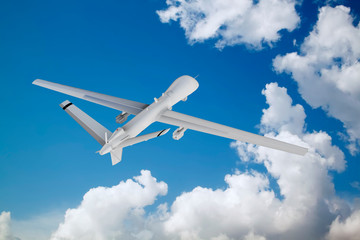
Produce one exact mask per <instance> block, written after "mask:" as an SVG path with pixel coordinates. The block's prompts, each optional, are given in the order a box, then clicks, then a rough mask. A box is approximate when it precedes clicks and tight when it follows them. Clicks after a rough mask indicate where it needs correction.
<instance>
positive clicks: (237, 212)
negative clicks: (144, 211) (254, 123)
mask: <svg viewBox="0 0 360 240" xmlns="http://www.w3.org/2000/svg"><path fill="white" fill-rule="evenodd" d="M263 94H264V95H265V96H266V100H267V103H268V104H269V108H268V109H265V110H264V111H263V112H264V115H263V117H262V122H261V127H262V129H264V131H265V132H267V135H268V136H273V137H276V138H277V139H280V140H283V141H287V142H292V143H294V144H298V145H303V146H308V147H309V153H308V154H307V155H306V156H305V157H302V156H297V155H293V154H289V153H285V152H281V151H277V150H272V149H269V148H264V147H255V146H253V145H251V144H244V143H240V142H236V143H233V144H232V146H233V147H239V148H238V149H240V152H239V155H240V158H241V159H244V158H245V161H255V162H257V163H261V164H264V165H265V167H266V168H267V171H268V174H269V175H270V176H271V178H272V179H274V180H275V181H276V183H277V185H278V186H279V191H280V194H281V198H279V197H276V194H275V192H274V190H273V188H272V187H271V186H270V179H269V176H268V175H266V174H261V173H258V172H255V171H251V172H245V173H240V172H237V173H235V174H232V175H227V176H226V177H225V182H226V183H227V185H228V187H227V188H225V189H216V190H212V189H208V188H202V187H197V188H195V189H194V190H192V191H191V192H188V193H183V194H182V195H180V196H179V197H177V198H176V200H175V202H174V203H173V204H172V206H171V209H170V211H169V217H168V219H167V220H166V221H165V222H164V227H165V231H166V232H167V233H168V234H169V235H170V236H171V237H173V238H175V239H176V236H177V237H179V236H180V237H179V239H210V238H211V237H214V236H226V237H227V238H229V239H264V238H266V239H320V238H321V237H323V236H324V235H325V234H326V232H327V226H329V224H330V223H331V222H332V221H333V219H335V217H336V215H337V214H340V213H342V212H346V209H347V205H346V204H345V203H344V202H343V201H342V200H341V199H339V198H338V197H337V196H336V194H335V190H334V186H333V183H332V179H331V177H330V176H329V175H328V171H329V170H332V169H334V170H336V171H342V170H344V168H345V160H344V155H343V153H342V152H341V151H340V150H339V148H337V147H336V146H333V145H332V144H331V137H330V136H329V135H328V134H326V133H325V132H313V133H308V132H306V131H305V130H304V129H305V127H304V124H305V122H304V119H305V117H306V115H305V113H304V109H303V108H302V106H300V105H295V106H294V105H292V99H291V98H290V97H289V96H288V95H287V92H286V89H285V88H280V87H279V86H278V85H277V84H276V83H271V84H267V85H266V88H265V90H264V91H263Z"/></svg>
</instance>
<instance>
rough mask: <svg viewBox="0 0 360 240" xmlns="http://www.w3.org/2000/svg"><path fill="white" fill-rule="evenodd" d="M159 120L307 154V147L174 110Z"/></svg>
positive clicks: (165, 113) (167, 112) (164, 114)
mask: <svg viewBox="0 0 360 240" xmlns="http://www.w3.org/2000/svg"><path fill="white" fill-rule="evenodd" d="M158 121H159V122H162V123H167V124H171V125H175V126H179V127H184V128H188V129H192V130H195V131H199V132H204V133H208V134H212V135H216V136H220V137H225V138H230V139H234V140H238V141H242V142H248V143H252V144H256V145H260V146H264V147H269V148H273V149H277V150H282V151H285V152H289V153H295V154H298V155H305V154H306V153H307V151H308V149H307V148H304V147H300V146H296V145H293V144H290V143H286V142H282V141H279V140H276V139H272V138H268V137H264V136H260V135H257V134H253V133H249V132H245V131H242V130H239V129H236V128H232V127H228V126H225V125H221V124H218V123H214V122H210V121H207V120H203V119H200V118H196V117H192V116H189V115H185V114H182V113H178V112H174V111H170V110H168V111H166V112H164V113H163V114H162V115H161V116H160V117H159V119H158Z"/></svg>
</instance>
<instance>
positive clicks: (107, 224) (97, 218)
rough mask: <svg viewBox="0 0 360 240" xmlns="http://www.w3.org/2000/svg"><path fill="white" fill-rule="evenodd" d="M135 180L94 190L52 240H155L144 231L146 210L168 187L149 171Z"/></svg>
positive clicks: (72, 212) (73, 210)
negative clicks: (138, 239)
mask: <svg viewBox="0 0 360 240" xmlns="http://www.w3.org/2000/svg"><path fill="white" fill-rule="evenodd" d="M134 180H135V181H133V180H131V179H128V180H127V181H126V182H120V183H119V184H118V185H116V186H113V187H111V188H106V187H97V188H93V189H90V190H89V191H88V192H87V193H86V194H85V195H84V198H83V201H82V202H81V204H80V206H79V207H77V208H75V209H68V210H67V211H66V214H65V220H64V222H63V223H61V224H60V225H59V228H58V229H57V230H56V232H55V233H53V234H52V237H51V239H52V240H57V239H59V240H60V239H61V240H63V239H79V240H81V239H98V240H101V239H137V238H140V239H146V238H147V239H151V236H152V235H151V233H150V232H147V231H142V230H143V228H144V214H145V210H144V207H145V206H148V205H152V204H153V203H154V201H155V200H156V198H157V196H159V195H165V194H166V193H167V185H166V183H164V182H157V181H156V179H155V178H154V177H152V176H151V173H150V171H146V170H142V171H141V175H140V176H137V177H134Z"/></svg>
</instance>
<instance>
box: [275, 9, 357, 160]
mask: <svg viewBox="0 0 360 240" xmlns="http://www.w3.org/2000/svg"><path fill="white" fill-rule="evenodd" d="M353 22H354V19H353V17H352V16H351V15H350V9H349V8H347V7H344V6H336V7H334V8H332V7H329V6H326V7H322V8H321V9H320V12H319V16H318V21H317V23H316V25H315V26H314V29H313V30H312V32H311V33H310V35H309V36H308V37H306V38H305V40H304V42H303V43H302V45H301V48H300V52H299V53H296V52H292V53H288V54H286V55H285V56H277V57H276V58H275V59H274V61H273V65H274V68H275V69H276V71H278V72H279V73H281V72H286V73H289V74H291V75H292V77H293V79H294V80H295V81H296V82H297V83H298V86H299V92H300V94H301V95H302V97H303V98H304V99H305V100H306V101H307V103H309V104H310V105H311V106H312V107H313V108H318V107H321V108H322V109H323V110H325V111H326V112H327V113H328V114H329V115H330V116H332V117H334V118H337V119H339V120H340V121H342V122H343V124H344V127H345V128H346V129H347V134H348V136H349V140H350V143H351V144H350V145H349V149H350V151H351V153H353V154H354V153H355V152H356V151H357V147H358V144H359V139H360V121H359V119H360V63H359V59H360V41H359V39H360V28H359V24H358V25H357V26H354V25H353Z"/></svg>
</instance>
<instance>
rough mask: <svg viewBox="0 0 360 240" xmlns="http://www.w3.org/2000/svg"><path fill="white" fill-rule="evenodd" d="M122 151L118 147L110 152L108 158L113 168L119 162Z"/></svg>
mask: <svg viewBox="0 0 360 240" xmlns="http://www.w3.org/2000/svg"><path fill="white" fill-rule="evenodd" d="M122 151H123V148H122V147H118V148H116V149H114V150H112V151H111V152H110V156H111V163H112V165H113V166H114V165H115V164H117V163H119V162H121V157H122Z"/></svg>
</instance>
